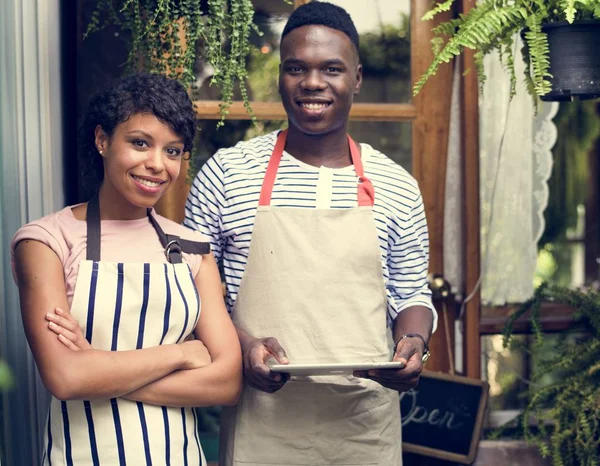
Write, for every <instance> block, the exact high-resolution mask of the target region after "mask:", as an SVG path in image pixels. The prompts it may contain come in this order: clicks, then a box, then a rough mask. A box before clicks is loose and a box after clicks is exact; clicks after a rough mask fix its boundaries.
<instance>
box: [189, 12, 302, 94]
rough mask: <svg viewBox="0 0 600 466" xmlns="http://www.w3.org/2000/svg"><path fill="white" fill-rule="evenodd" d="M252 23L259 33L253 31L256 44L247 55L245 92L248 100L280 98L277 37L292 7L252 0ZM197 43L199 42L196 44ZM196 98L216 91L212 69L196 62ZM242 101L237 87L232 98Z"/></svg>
mask: <svg viewBox="0 0 600 466" xmlns="http://www.w3.org/2000/svg"><path fill="white" fill-rule="evenodd" d="M252 3H253V4H254V8H255V13H254V22H255V23H256V25H257V26H258V28H259V29H260V30H261V31H262V33H263V35H262V36H259V35H258V34H256V33H255V32H253V33H252V36H251V39H250V40H251V42H252V43H253V44H254V45H255V46H256V47H255V48H252V49H250V55H249V57H248V61H247V63H248V74H249V76H248V94H249V96H250V100H255V101H268V102H272V101H279V93H278V89H277V79H278V75H279V39H280V36H281V32H282V31H283V28H284V26H285V23H286V21H287V19H288V17H289V15H290V14H291V13H292V11H293V9H294V7H293V5H290V4H288V3H286V2H284V1H283V0H278V1H275V2H274V1H270V0H254V1H253V2H252ZM199 46H200V45H199ZM197 72H198V81H197V85H198V86H197V89H195V90H194V93H193V98H194V99H196V100H218V99H219V98H220V94H219V90H218V89H217V88H215V86H210V77H211V76H212V69H211V68H210V67H204V66H203V64H202V63H199V64H198V70H197ZM234 98H235V99H236V100H241V95H240V93H239V89H238V90H237V93H236V95H235V97H234Z"/></svg>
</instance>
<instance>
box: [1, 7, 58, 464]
mask: <svg viewBox="0 0 600 466" xmlns="http://www.w3.org/2000/svg"><path fill="white" fill-rule="evenodd" d="M59 7H60V0H2V1H0V355H1V356H2V357H3V358H5V359H7V360H8V362H9V364H10V366H11V367H12V368H13V370H14V372H15V376H16V380H17V388H16V389H15V390H13V391H11V392H10V393H8V394H7V395H5V396H4V397H3V398H2V402H3V411H4V416H3V419H0V422H2V423H3V429H2V430H3V431H4V439H2V442H1V443H0V445H3V446H4V448H5V449H6V451H5V454H6V456H7V462H6V464H7V465H11V466H21V465H23V466H36V465H37V464H38V461H39V457H40V455H39V452H40V442H41V428H42V423H43V421H44V417H45V415H46V403H47V394H46V392H45V390H44V388H43V386H42V385H41V383H40V381H39V377H38V376H37V371H36V369H35V365H34V363H33V360H32V357H31V354H30V352H29V349H28V347H27V343H26V341H25V337H24V334H23V328H22V324H21V316H20V310H19V303H18V293H17V289H16V287H15V285H14V283H13V280H12V275H11V267H10V241H11V238H12V236H13V234H14V233H15V231H16V230H17V229H18V228H19V227H20V226H21V225H22V224H24V223H27V222H28V221H31V220H34V219H36V218H39V217H42V216H43V215H46V214H48V213H50V212H52V211H55V210H57V209H59V208H61V207H63V204H64V190H63V179H62V178H63V177H62V140H61V138H62V128H61V100H60V99H61V87H60V83H61V76H60V43H59V41H60V26H61V25H60V24H59V22H60V19H59V18H60V10H59Z"/></svg>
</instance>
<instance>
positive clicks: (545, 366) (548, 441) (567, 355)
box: [496, 285, 600, 466]
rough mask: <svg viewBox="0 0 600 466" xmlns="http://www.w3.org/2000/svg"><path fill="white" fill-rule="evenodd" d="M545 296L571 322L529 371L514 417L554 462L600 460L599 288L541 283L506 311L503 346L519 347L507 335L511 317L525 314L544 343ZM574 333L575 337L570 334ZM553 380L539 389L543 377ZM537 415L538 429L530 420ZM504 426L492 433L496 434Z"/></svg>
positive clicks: (588, 465) (572, 465) (573, 465)
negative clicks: (570, 314)
mask: <svg viewBox="0 0 600 466" xmlns="http://www.w3.org/2000/svg"><path fill="white" fill-rule="evenodd" d="M544 301H552V302H555V303H562V304H566V305H568V306H570V307H571V308H573V309H574V313H575V314H574V321H575V324H574V325H573V327H572V328H571V330H570V331H568V332H566V333H565V334H563V335H562V338H560V339H559V342H558V344H557V345H556V348H555V350H554V351H553V352H551V353H550V354H548V356H547V357H546V358H545V359H544V360H543V361H542V363H541V364H540V366H539V367H538V368H537V369H536V370H535V373H534V374H533V376H532V382H533V384H532V385H531V387H530V389H529V391H528V392H527V393H526V394H525V395H526V400H527V403H526V407H525V409H524V411H523V412H522V413H521V415H520V416H519V418H518V420H517V422H518V426H520V429H519V431H518V432H517V433H522V434H523V435H524V436H525V438H526V439H527V440H528V441H529V442H531V443H533V444H535V445H536V446H537V447H538V449H539V451H540V453H541V454H542V455H543V456H544V457H551V458H552V464H553V465H554V466H558V465H565V466H594V465H595V466H598V465H600V362H599V361H600V293H599V292H598V291H596V290H585V291H578V290H571V289H566V288H558V287H549V286H546V285H542V286H541V287H540V288H538V289H537V291H536V293H535V295H534V296H533V298H532V299H530V300H529V301H527V302H526V303H525V304H523V306H521V308H520V309H519V310H518V311H517V312H515V313H514V314H513V315H511V316H510V318H509V319H508V321H507V323H506V327H505V331H504V345H505V347H511V348H513V349H514V348H518V346H519V345H517V344H516V342H515V341H514V340H512V339H511V336H512V329H513V325H514V323H515V321H516V320H517V319H518V318H519V317H522V316H523V315H525V314H526V313H527V315H528V316H529V319H530V322H531V324H532V330H533V333H534V335H535V337H536V339H535V341H536V342H535V344H536V345H538V346H537V347H538V348H540V346H541V345H542V343H543V342H544V337H543V334H542V327H541V325H540V320H539V319H540V307H541V303H542V302H544ZM570 335H572V336H573V337H571V338H569V336H570ZM551 375H553V376H555V377H554V380H555V381H554V382H552V383H550V384H549V385H546V386H544V387H543V388H541V389H540V388H537V387H538V385H536V383H537V384H539V383H540V382H541V381H542V379H543V378H547V377H548V376H551ZM532 418H533V419H535V420H536V430H533V429H532V428H531V424H530V420H531V419H532ZM502 432H503V430H500V431H499V432H497V433H496V436H498V435H500V434H501V433H502Z"/></svg>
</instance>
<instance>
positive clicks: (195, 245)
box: [85, 195, 210, 264]
mask: <svg viewBox="0 0 600 466" xmlns="http://www.w3.org/2000/svg"><path fill="white" fill-rule="evenodd" d="M146 214H147V215H148V220H150V223H151V224H152V227H153V228H154V230H155V231H156V234H157V235H158V239H159V240H160V244H161V245H162V247H163V248H165V255H166V256H167V259H168V261H169V262H170V263H171V264H181V262H183V257H182V253H183V252H185V253H187V254H208V253H209V252H210V243H204V242H199V241H189V240H185V239H181V238H180V237H179V236H176V235H169V234H167V233H165V232H164V231H163V229H162V228H161V226H160V225H159V224H158V222H157V221H156V219H155V218H154V216H153V215H152V209H147V211H146ZM85 221H86V226H87V246H86V259H87V260H92V261H99V260H100V228H101V223H100V203H99V201H98V195H95V196H94V197H92V198H91V199H90V201H89V202H88V207H87V214H86V218H85Z"/></svg>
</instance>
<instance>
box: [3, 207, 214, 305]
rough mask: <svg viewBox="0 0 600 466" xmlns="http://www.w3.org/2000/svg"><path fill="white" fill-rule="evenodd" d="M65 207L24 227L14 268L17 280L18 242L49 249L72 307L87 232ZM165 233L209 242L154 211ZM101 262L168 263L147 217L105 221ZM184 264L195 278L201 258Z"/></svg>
mask: <svg viewBox="0 0 600 466" xmlns="http://www.w3.org/2000/svg"><path fill="white" fill-rule="evenodd" d="M73 207H76V206H69V207H65V208H64V209H63V210H61V211H59V212H55V213H53V214H50V215H47V216H46V217H43V218H41V219H39V220H36V221H35V222H31V223H28V224H27V225H25V226H23V227H21V228H20V229H19V230H18V231H17V233H16V234H15V236H14V238H13V240H12V245H11V254H12V268H13V276H14V277H15V281H16V276H15V264H14V251H15V247H16V245H17V243H18V242H19V241H22V240H25V239H30V240H36V241H40V242H42V243H44V244H46V245H47V246H49V247H50V248H51V249H52V250H53V251H54V252H55V253H56V255H57V256H58V258H59V259H60V261H61V263H62V265H63V270H64V273H65V283H66V285H67V300H68V302H69V305H71V300H72V298H73V293H74V291H75V282H76V281H77V274H78V272H79V263H80V262H81V261H83V260H85V259H86V247H87V229H86V222H85V220H77V219H76V218H75V216H74V215H73V211H72V210H71V209H72V208H73ZM152 214H153V215H154V218H155V219H156V220H157V221H158V223H159V225H160V226H161V228H162V229H163V231H164V232H165V233H167V234H172V235H177V236H179V237H181V238H183V239H187V240H191V241H207V240H206V239H205V237H204V236H202V235H201V234H200V233H198V232H197V231H194V230H190V229H189V228H186V227H184V226H182V225H179V224H178V223H175V222H173V221H171V220H169V219H167V218H165V217H162V216H160V215H158V214H157V213H156V212H155V211H154V210H153V211H152ZM100 244H101V247H100V259H101V260H103V261H107V262H161V263H165V262H167V258H166V256H165V253H164V248H163V247H162V245H161V244H160V240H159V239H158V235H157V234H156V231H155V230H154V228H153V227H152V225H151V223H150V221H149V220H148V218H147V217H144V218H140V219H137V220H102V223H101V237H100ZM183 262H185V263H186V264H188V265H189V266H190V269H191V270H192V275H193V276H194V278H195V277H196V275H197V274H198V271H199V270H200V264H201V263H202V256H201V255H199V254H185V253H184V254H183Z"/></svg>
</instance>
